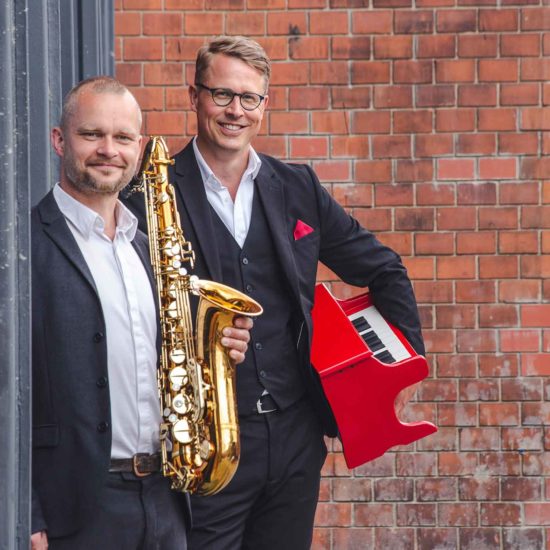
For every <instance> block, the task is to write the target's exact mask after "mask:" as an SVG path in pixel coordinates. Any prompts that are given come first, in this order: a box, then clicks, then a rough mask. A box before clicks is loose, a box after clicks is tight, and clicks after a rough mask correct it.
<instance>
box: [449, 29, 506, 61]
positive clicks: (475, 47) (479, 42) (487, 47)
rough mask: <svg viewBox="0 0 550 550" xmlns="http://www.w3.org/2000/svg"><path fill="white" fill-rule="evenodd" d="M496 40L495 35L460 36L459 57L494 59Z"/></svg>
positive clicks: (496, 46) (496, 49) (496, 47)
mask: <svg viewBox="0 0 550 550" xmlns="http://www.w3.org/2000/svg"><path fill="white" fill-rule="evenodd" d="M497 51H498V40H497V35H495V34H481V35H461V36H459V37H458V55H459V57H476V58H480V57H496V56H497Z"/></svg>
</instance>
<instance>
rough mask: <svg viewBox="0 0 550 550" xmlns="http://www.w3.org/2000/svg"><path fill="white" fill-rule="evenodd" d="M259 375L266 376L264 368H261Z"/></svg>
mask: <svg viewBox="0 0 550 550" xmlns="http://www.w3.org/2000/svg"><path fill="white" fill-rule="evenodd" d="M260 376H261V377H262V378H265V377H266V376H267V372H265V370H261V371H260Z"/></svg>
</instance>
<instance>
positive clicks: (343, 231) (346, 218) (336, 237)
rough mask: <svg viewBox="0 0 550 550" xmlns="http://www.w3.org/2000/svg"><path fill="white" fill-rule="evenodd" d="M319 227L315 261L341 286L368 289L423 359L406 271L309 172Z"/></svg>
mask: <svg viewBox="0 0 550 550" xmlns="http://www.w3.org/2000/svg"><path fill="white" fill-rule="evenodd" d="M308 170H309V172H310V175H311V177H312V179H313V181H314V188H315V191H316V198H317V204H318V209H319V213H320V223H321V243H320V249H319V260H320V261H321V262H322V263H323V264H325V265H326V266H327V267H328V268H330V269H331V270H332V271H334V273H336V274H337V275H338V276H339V277H340V278H341V279H342V280H343V281H344V282H345V283H348V284H350V285H354V286H359V287H365V286H366V287H368V288H369V291H370V293H371V296H372V299H373V302H374V304H375V305H376V307H377V308H378V310H379V311H380V312H381V313H382V315H383V316H384V317H385V318H386V319H387V320H388V321H390V322H391V323H392V324H393V325H395V326H397V327H398V328H399V329H400V330H401V331H402V332H403V334H404V336H405V338H406V339H407V340H408V341H409V343H410V344H411V346H412V347H413V348H414V350H415V351H416V352H417V353H419V354H421V355H424V354H425V348H424V343H423V340H422V333H421V328H420V318H419V315H418V308H417V305H416V299H415V296H414V291H413V288H412V284H411V281H410V279H409V277H408V275H407V270H406V268H405V266H404V265H403V263H402V261H401V258H400V257H399V255H398V254H397V253H396V252H395V251H393V250H392V249H391V248H389V247H388V246H385V245H383V244H382V243H381V242H380V241H379V240H378V239H377V238H376V237H375V236H374V235H373V234H372V233H371V232H370V231H368V230H366V229H365V228H364V227H362V226H361V225H360V224H359V222H358V221H357V220H356V219H354V218H353V217H352V216H350V215H348V214H347V213H346V211H345V210H344V209H343V208H342V207H341V206H340V205H339V204H338V203H337V202H336V201H335V200H334V199H333V198H332V197H331V196H330V195H329V193H328V192H327V191H326V190H325V189H324V188H323V187H322V186H321V185H320V183H319V181H318V179H317V176H316V175H315V174H314V172H313V170H311V168H309V167H308Z"/></svg>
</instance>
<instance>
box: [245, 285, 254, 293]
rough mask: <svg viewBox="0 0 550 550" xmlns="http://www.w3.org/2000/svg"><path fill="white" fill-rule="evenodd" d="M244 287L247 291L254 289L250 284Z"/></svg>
mask: <svg viewBox="0 0 550 550" xmlns="http://www.w3.org/2000/svg"><path fill="white" fill-rule="evenodd" d="M245 288H246V291H247V292H252V291H253V290H254V287H253V286H252V285H246V287H245Z"/></svg>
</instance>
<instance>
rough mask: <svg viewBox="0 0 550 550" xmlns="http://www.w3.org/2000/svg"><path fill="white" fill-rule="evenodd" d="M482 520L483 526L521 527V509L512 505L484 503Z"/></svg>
mask: <svg viewBox="0 0 550 550" xmlns="http://www.w3.org/2000/svg"><path fill="white" fill-rule="evenodd" d="M480 520H481V524H482V525H507V526H509V525H520V524H521V507H520V505H519V504H512V503H509V504H505V503H482V504H481V511H480Z"/></svg>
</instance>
